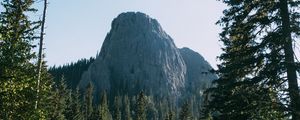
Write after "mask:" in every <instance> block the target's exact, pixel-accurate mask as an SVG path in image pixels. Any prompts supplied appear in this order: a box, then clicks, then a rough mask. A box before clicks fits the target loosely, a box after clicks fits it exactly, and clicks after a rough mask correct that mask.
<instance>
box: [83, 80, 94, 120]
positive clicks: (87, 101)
mask: <svg viewBox="0 0 300 120" xmlns="http://www.w3.org/2000/svg"><path fill="white" fill-rule="evenodd" d="M93 91H94V87H93V85H92V83H89V84H88V86H87V87H86V91H85V95H84V105H83V109H84V117H85V118H86V119H89V118H91V117H92V116H91V115H92V113H93Z"/></svg>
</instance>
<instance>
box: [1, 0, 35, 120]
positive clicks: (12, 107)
mask: <svg viewBox="0 0 300 120" xmlns="http://www.w3.org/2000/svg"><path fill="white" fill-rule="evenodd" d="M33 3H34V1H33V0H25V1H24V0H3V1H2V2H1V5H2V6H3V11H2V12H1V13H0V36H1V38H0V44H1V45H0V46H1V47H0V109H1V111H0V118H1V119H31V118H35V117H36V116H35V115H37V114H40V113H39V111H37V110H35V109H34V101H35V99H33V98H35V90H34V88H35V73H36V72H35V69H34V68H35V65H34V64H33V63H32V60H33V59H34V58H35V54H34V53H33V51H32V49H33V48H34V45H33V41H34V40H35V39H36V38H37V35H36V34H35V32H36V29H37V28H38V27H39V21H32V20H30V18H29V17H28V13H34V12H36V9H34V8H32V5H33ZM37 116H39V115H37Z"/></svg>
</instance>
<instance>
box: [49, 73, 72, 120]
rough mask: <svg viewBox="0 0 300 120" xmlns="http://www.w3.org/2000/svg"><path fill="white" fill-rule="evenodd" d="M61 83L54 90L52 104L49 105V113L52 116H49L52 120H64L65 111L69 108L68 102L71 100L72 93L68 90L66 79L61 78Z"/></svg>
mask: <svg viewBox="0 0 300 120" xmlns="http://www.w3.org/2000/svg"><path fill="white" fill-rule="evenodd" d="M61 79H62V80H60V83H59V84H57V85H56V86H55V88H54V90H55V91H54V94H53V96H50V97H51V98H52V100H51V103H49V104H48V105H50V106H49V111H50V116H48V117H49V118H50V119H51V120H64V119H66V117H65V112H66V111H65V110H66V108H67V103H66V102H67V101H68V100H69V99H70V98H69V97H70V96H69V95H70V91H69V90H68V89H67V86H66V84H65V80H64V77H62V78H61Z"/></svg>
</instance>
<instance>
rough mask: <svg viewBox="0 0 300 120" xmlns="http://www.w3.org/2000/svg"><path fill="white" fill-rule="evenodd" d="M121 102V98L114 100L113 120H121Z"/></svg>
mask: <svg viewBox="0 0 300 120" xmlns="http://www.w3.org/2000/svg"><path fill="white" fill-rule="evenodd" d="M120 106H121V101H120V97H119V96H115V99H114V113H113V119H114V120H121V110H120Z"/></svg>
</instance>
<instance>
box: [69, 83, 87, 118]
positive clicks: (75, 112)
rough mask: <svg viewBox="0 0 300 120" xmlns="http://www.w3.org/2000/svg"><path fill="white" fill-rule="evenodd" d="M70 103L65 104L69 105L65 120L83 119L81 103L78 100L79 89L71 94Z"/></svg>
mask: <svg viewBox="0 0 300 120" xmlns="http://www.w3.org/2000/svg"><path fill="white" fill-rule="evenodd" d="M71 98H72V100H71V102H70V103H67V104H70V105H69V109H68V110H69V111H68V113H69V114H66V115H65V116H66V119H68V120H82V119H84V118H83V117H84V116H83V113H82V111H81V108H82V102H81V100H80V93H79V88H76V90H75V92H72V94H71Z"/></svg>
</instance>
